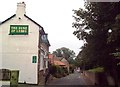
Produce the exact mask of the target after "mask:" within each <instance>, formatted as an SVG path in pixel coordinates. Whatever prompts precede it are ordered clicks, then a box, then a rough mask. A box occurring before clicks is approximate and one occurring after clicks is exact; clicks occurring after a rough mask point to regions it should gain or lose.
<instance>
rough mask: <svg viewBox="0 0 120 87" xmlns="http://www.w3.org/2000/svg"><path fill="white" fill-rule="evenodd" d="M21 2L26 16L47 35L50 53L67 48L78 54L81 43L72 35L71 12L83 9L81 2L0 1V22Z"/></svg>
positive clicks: (44, 0) (14, 11)
mask: <svg viewBox="0 0 120 87" xmlns="http://www.w3.org/2000/svg"><path fill="white" fill-rule="evenodd" d="M22 1H24V2H25V3H26V15H27V16H29V17H30V18H32V19H33V20H34V21H36V22H37V23H39V24H40V25H41V26H42V27H43V28H44V30H45V32H46V33H48V39H49V41H50V44H51V47H50V52H52V51H55V50H56V49H57V48H61V47H67V48H69V49H71V50H74V52H75V53H76V55H77V54H78V52H79V51H80V49H79V48H80V47H81V46H82V45H83V42H82V41H79V40H78V39H77V38H76V37H75V36H74V35H73V31H74V30H75V29H74V28H72V22H73V18H72V15H73V11H72V10H73V9H79V8H80V7H84V1H83V0H1V1H0V11H1V12H0V21H4V20H5V19H7V18H8V17H10V16H12V15H13V14H15V13H16V8H17V3H18V2H22Z"/></svg>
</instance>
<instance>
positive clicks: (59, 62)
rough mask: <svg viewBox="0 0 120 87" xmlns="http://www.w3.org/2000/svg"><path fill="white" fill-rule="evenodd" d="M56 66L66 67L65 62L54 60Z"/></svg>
mask: <svg viewBox="0 0 120 87" xmlns="http://www.w3.org/2000/svg"><path fill="white" fill-rule="evenodd" d="M54 64H55V65H59V66H66V65H65V64H64V63H63V62H61V61H57V60H54Z"/></svg>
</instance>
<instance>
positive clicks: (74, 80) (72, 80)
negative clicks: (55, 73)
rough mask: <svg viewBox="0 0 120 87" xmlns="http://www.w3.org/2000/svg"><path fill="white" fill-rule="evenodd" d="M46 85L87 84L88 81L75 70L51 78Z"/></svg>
mask: <svg viewBox="0 0 120 87" xmlns="http://www.w3.org/2000/svg"><path fill="white" fill-rule="evenodd" d="M48 85H88V83H87V81H86V80H85V79H83V78H82V76H81V75H80V73H77V72H75V73H73V74H70V75H68V76H66V77H63V78H60V79H56V80H53V81H51V82H50V83H49V84H48Z"/></svg>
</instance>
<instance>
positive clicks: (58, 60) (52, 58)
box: [49, 54, 69, 72]
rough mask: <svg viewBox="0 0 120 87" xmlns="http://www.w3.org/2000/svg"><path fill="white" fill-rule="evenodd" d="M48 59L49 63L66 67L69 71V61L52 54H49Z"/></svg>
mask: <svg viewBox="0 0 120 87" xmlns="http://www.w3.org/2000/svg"><path fill="white" fill-rule="evenodd" d="M49 61H50V63H51V64H54V65H58V66H62V67H66V68H67V69H68V72H69V62H68V61H67V60H66V59H65V58H63V57H56V56H55V55H54V54H49Z"/></svg>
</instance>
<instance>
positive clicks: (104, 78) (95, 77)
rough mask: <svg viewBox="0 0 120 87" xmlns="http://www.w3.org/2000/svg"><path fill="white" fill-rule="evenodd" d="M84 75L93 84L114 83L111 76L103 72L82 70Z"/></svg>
mask: <svg viewBox="0 0 120 87" xmlns="http://www.w3.org/2000/svg"><path fill="white" fill-rule="evenodd" d="M84 75H85V76H86V77H88V78H89V79H90V80H91V81H92V83H93V84H94V85H114V81H113V79H112V77H111V76H109V75H107V74H106V73H104V72H96V73H95V72H90V71H84Z"/></svg>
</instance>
